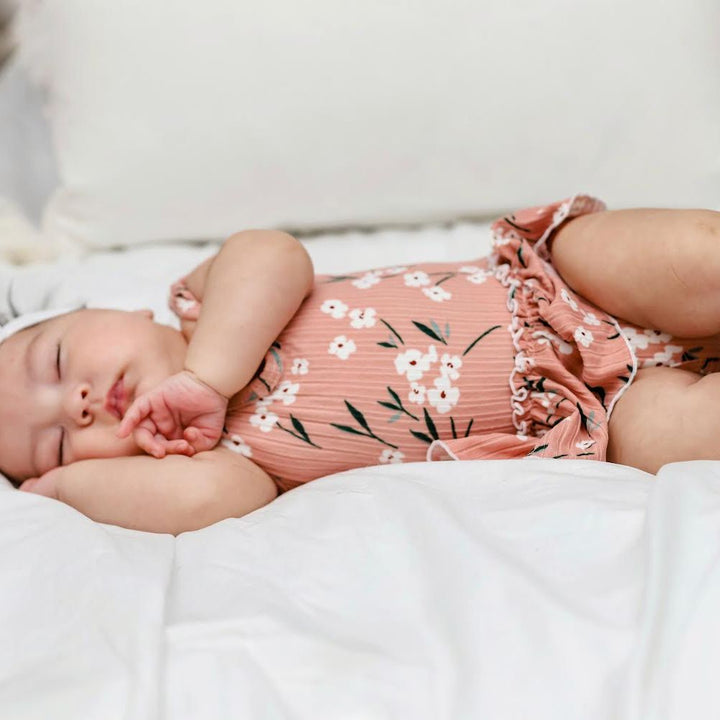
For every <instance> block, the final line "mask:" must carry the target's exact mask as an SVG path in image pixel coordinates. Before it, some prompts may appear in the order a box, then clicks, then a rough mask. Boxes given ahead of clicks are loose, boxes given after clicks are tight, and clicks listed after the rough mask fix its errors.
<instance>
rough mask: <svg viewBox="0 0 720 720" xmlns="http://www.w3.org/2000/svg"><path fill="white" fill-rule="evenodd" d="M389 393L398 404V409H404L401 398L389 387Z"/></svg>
mask: <svg viewBox="0 0 720 720" xmlns="http://www.w3.org/2000/svg"><path fill="white" fill-rule="evenodd" d="M387 391H388V392H389V393H390V396H391V397H392V399H393V400H394V401H395V402H396V403H397V404H398V407H402V401H401V400H400V396H399V395H398V394H397V393H396V392H395V391H394V390H393V389H392V388H391V387H390V386H389V385H388V386H387Z"/></svg>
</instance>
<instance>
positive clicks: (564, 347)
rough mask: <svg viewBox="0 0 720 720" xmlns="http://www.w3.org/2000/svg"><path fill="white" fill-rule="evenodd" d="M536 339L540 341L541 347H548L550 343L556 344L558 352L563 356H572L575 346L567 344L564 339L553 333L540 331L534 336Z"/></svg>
mask: <svg viewBox="0 0 720 720" xmlns="http://www.w3.org/2000/svg"><path fill="white" fill-rule="evenodd" d="M532 336H533V337H534V338H539V339H538V344H539V345H547V344H548V343H549V342H553V343H555V345H557V347H558V350H559V351H560V352H561V353H562V354H563V355H572V351H573V346H572V345H571V344H570V343H566V342H565V341H564V340H563V339H562V338H560V337H558V336H557V335H556V334H555V333H551V332H550V331H549V330H538V331H536V332H534V333H533V334H532Z"/></svg>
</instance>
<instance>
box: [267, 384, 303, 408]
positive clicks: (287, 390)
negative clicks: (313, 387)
mask: <svg viewBox="0 0 720 720" xmlns="http://www.w3.org/2000/svg"><path fill="white" fill-rule="evenodd" d="M299 389H300V383H292V382H290V381H289V380H283V381H282V382H281V383H280V384H279V385H278V386H277V389H276V390H275V392H274V393H273V394H272V397H273V399H274V400H282V402H283V405H292V404H293V403H294V402H295V400H296V399H297V392H298V390H299Z"/></svg>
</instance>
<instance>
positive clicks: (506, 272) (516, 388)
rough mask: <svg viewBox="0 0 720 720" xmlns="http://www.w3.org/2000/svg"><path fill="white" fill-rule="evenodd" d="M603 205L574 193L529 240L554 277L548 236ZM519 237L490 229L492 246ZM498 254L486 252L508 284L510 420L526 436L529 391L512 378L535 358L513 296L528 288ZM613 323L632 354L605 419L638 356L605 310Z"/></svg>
mask: <svg viewBox="0 0 720 720" xmlns="http://www.w3.org/2000/svg"><path fill="white" fill-rule="evenodd" d="M606 208H607V206H606V205H605V203H604V202H602V201H601V200H598V199H597V198H594V197H591V196H589V195H582V194H577V195H573V196H572V197H571V198H569V199H568V200H566V201H565V202H564V203H562V204H561V205H560V206H559V207H558V208H557V209H556V210H555V212H554V214H553V219H552V222H551V223H550V225H548V227H547V228H546V229H545V231H544V232H543V234H542V235H541V236H540V238H539V239H538V240H537V241H536V242H534V243H533V250H534V251H535V253H536V255H537V256H538V257H539V258H540V259H541V260H542V261H543V264H544V266H545V269H546V270H547V271H548V272H549V273H551V274H552V275H553V276H554V277H556V278H559V277H560V276H559V274H558V273H557V271H556V270H555V268H554V267H553V266H552V263H551V258H550V251H549V249H548V240H549V239H550V237H551V235H552V233H553V232H554V231H555V230H557V228H559V227H560V225H562V224H563V223H564V222H565V221H566V220H568V219H570V218H574V217H577V216H579V215H585V214H588V213H593V212H600V211H603V210H605V209H606ZM522 239H523V238H522V237H521V236H520V234H519V233H517V232H515V231H514V230H510V231H505V232H503V230H502V227H496V228H494V229H493V241H494V244H495V246H497V245H505V244H507V243H508V242H510V241H511V240H520V241H521V240H522ZM499 260H500V256H499V253H498V251H497V250H495V251H494V252H493V253H492V254H491V256H490V262H491V266H494V270H495V272H494V275H495V278H496V279H497V280H498V281H499V282H501V283H502V284H503V285H504V286H505V287H507V288H508V299H507V308H508V310H509V311H510V313H511V322H510V325H508V331H509V332H510V337H511V339H512V343H513V347H514V349H515V365H514V367H513V369H512V371H511V372H510V378H509V383H510V391H511V393H512V398H511V401H510V403H511V408H512V423H513V426H514V427H515V430H516V437H517V438H518V440H523V441H525V440H527V439H528V437H529V427H528V420H524V419H523V416H524V415H525V414H526V412H527V409H526V408H525V405H524V403H525V401H526V400H527V399H528V396H529V394H530V391H529V389H528V388H527V387H524V386H523V385H522V384H521V383H517V382H516V377H517V375H518V373H520V374H522V373H526V372H527V371H528V369H529V368H531V367H533V366H534V365H535V361H534V359H533V358H532V357H529V356H528V355H527V353H526V352H525V350H524V349H523V347H522V346H521V344H520V339H521V338H522V336H523V333H524V332H525V328H524V327H522V325H521V323H520V318H519V314H518V311H519V303H518V301H517V300H516V298H515V296H516V293H517V292H518V290H519V289H522V292H523V294H524V295H525V296H527V295H529V294H531V292H532V290H531V288H530V287H528V286H527V285H524V283H523V281H522V280H520V279H518V278H516V277H513V276H512V275H511V267H510V265H508V264H499ZM604 314H605V315H606V316H607V317H608V318H609V319H610V321H611V322H612V323H613V325H614V326H615V328H616V330H617V332H618V334H619V335H620V336H621V337H622V339H623V341H624V342H625V345H626V346H627V348H628V352H629V354H630V357H631V358H632V371H631V374H630V379H629V381H628V382H627V383H626V384H625V385H624V386H623V387H622V388H620V389H619V390H618V392H617V393H616V394H615V397H614V398H613V399H612V401H611V403H610V406H609V407H608V408H607V410H606V418H607V420H608V421H609V420H610V415H611V413H612V411H613V409H614V407H615V405H616V404H617V401H618V400H619V399H620V398H621V397H622V396H623V394H624V393H625V392H626V390H627V389H628V388H629V387H630V385H631V384H632V382H633V380H634V379H635V376H636V375H637V370H638V359H637V355H636V354H635V351H634V350H633V348H632V345H631V344H630V341H629V339H628V337H627V335H626V334H625V333H624V332H623V330H622V328H621V327H620V325H619V323H618V321H617V319H616V318H614V317H613V316H612V315H609V314H608V313H604ZM550 429H551V428H548V429H540V430H536V431H535V433H534V437H536V438H542V437H543V436H544V435H545V434H547V432H549V430H550Z"/></svg>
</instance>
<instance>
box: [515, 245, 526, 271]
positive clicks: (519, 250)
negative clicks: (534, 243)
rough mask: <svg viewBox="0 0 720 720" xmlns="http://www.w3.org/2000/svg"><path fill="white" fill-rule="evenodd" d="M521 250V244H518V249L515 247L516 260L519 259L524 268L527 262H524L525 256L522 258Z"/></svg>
mask: <svg viewBox="0 0 720 720" xmlns="http://www.w3.org/2000/svg"><path fill="white" fill-rule="evenodd" d="M522 251H523V246H522V245H520V246H519V247H518V249H517V256H518V260H519V261H520V264H521V265H522V266H523V267H524V268H526V267H527V263H526V262H525V258H523V252H522Z"/></svg>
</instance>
